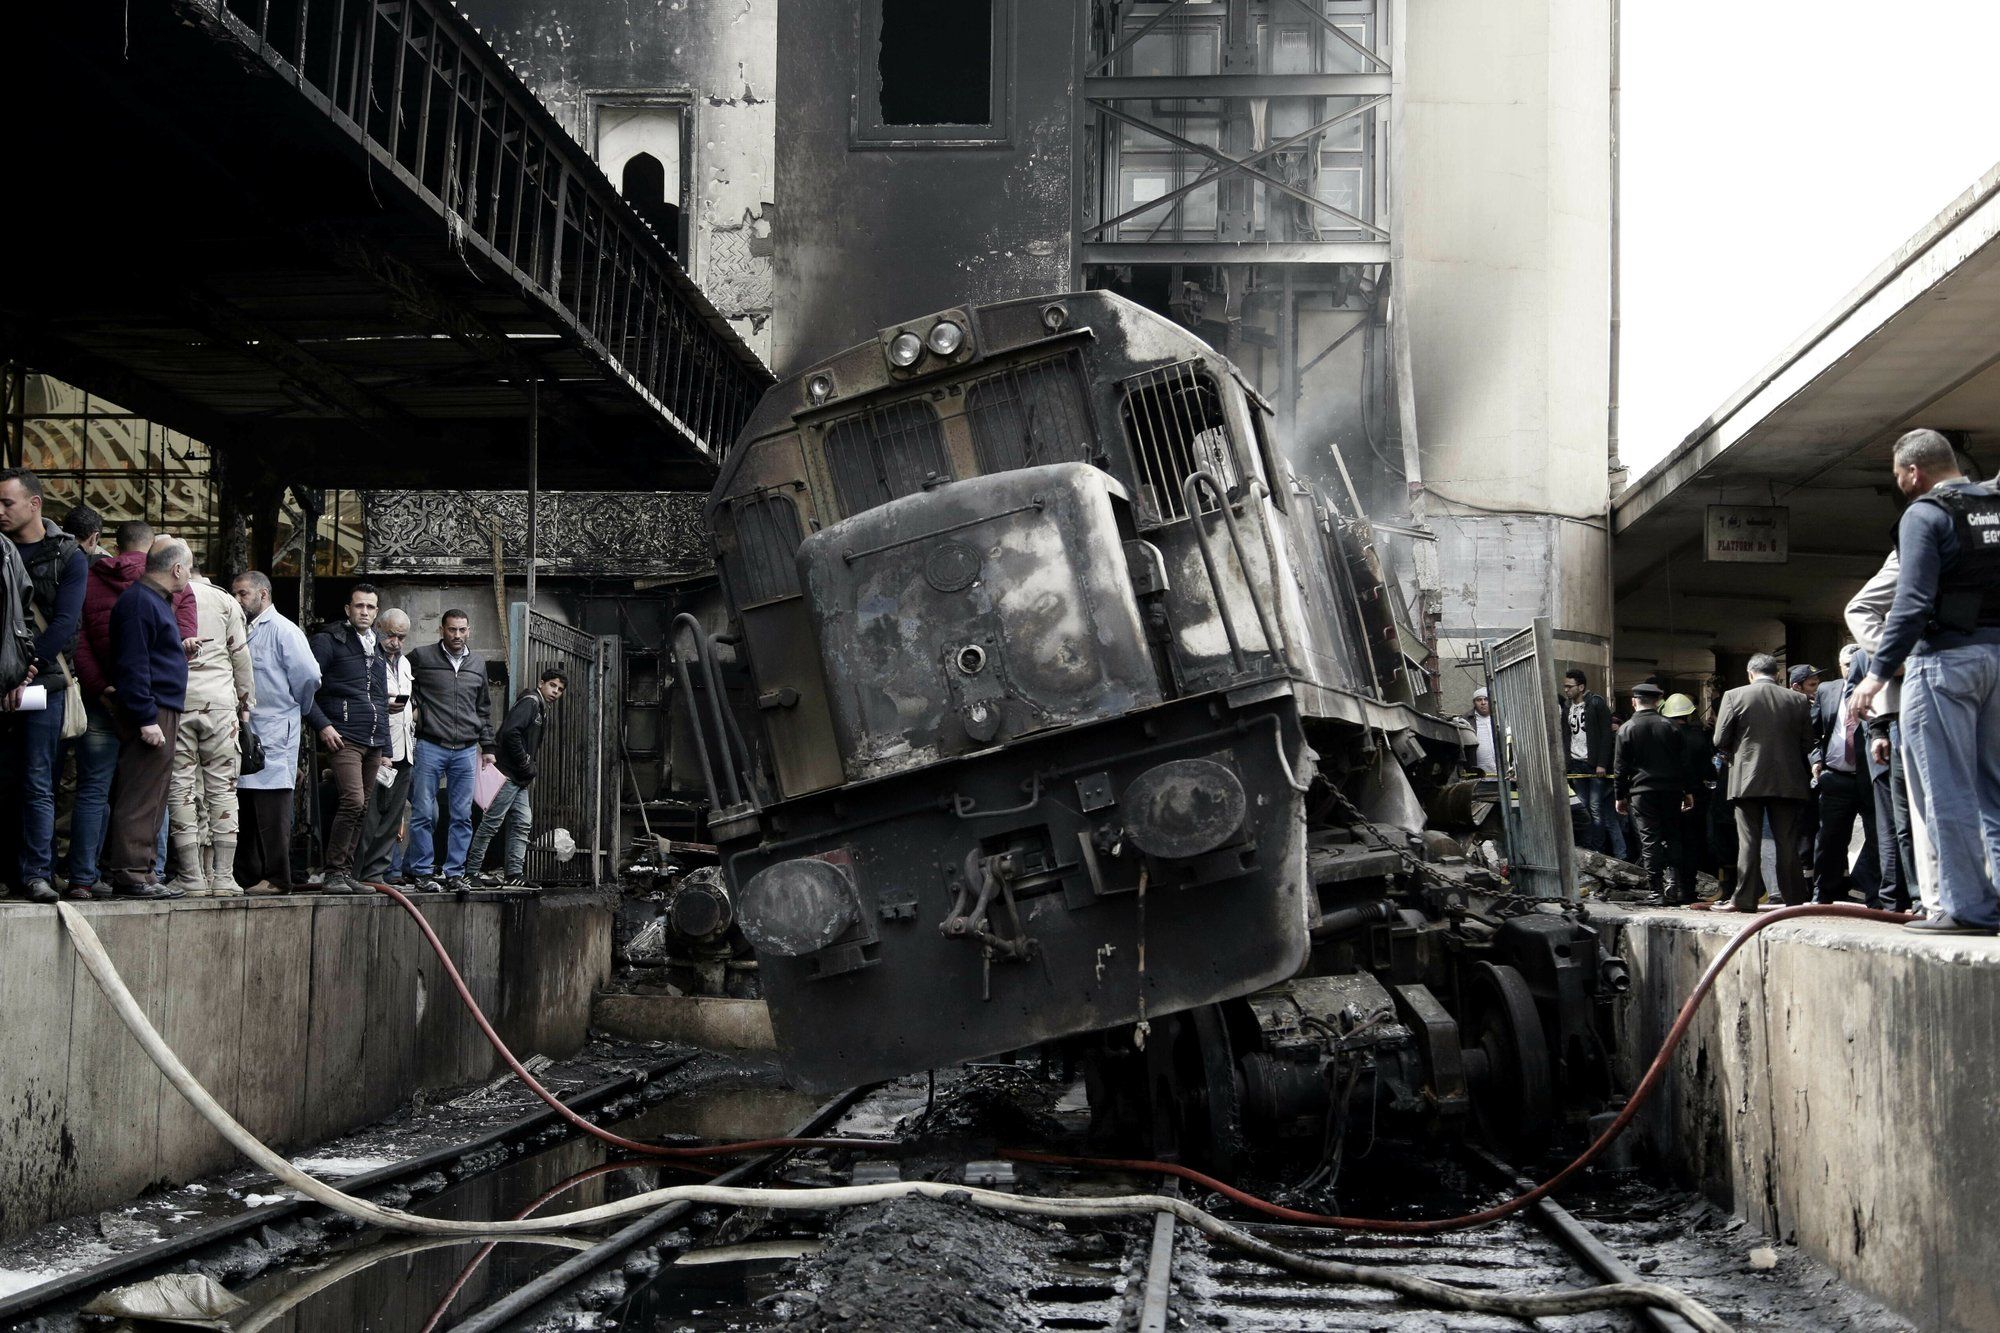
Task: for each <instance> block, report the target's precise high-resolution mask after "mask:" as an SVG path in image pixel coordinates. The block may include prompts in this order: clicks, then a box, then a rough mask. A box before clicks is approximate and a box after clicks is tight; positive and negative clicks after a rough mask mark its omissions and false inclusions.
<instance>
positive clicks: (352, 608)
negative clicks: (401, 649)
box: [295, 583, 389, 893]
mask: <svg viewBox="0 0 2000 1333" xmlns="http://www.w3.org/2000/svg"><path fill="white" fill-rule="evenodd" d="M377 606H378V600H377V594H376V591H375V585H374V584H372V583H357V584H355V585H354V588H353V590H352V591H351V592H349V593H348V594H347V618H346V619H345V620H344V621H341V622H340V623H338V624H334V625H329V626H327V627H326V628H325V629H323V630H321V631H320V632H319V633H317V634H315V635H313V637H312V654H313V660H314V661H316V662H318V663H319V670H320V680H319V690H318V692H317V693H315V694H314V695H313V701H312V707H311V708H310V709H309V710H307V712H306V721H307V722H309V723H311V724H312V727H313V730H315V731H317V732H318V733H319V740H320V744H321V745H324V746H325V747H326V750H327V755H328V764H329V766H330V767H331V768H332V769H333V787H334V790H335V791H336V792H337V793H339V797H340V806H339V808H338V809H337V810H336V811H335V812H334V816H333V827H332V828H331V829H329V830H328V831H327V835H326V874H325V875H324V876H323V877H322V879H321V882H320V883H319V884H318V885H317V886H314V885H310V884H302V885H300V886H299V887H298V888H297V889H296V890H295V892H299V893H312V892H315V891H317V892H320V893H366V892H368V890H366V889H364V888H363V887H362V886H361V885H360V884H359V883H357V882H356V881H355V879H354V848H355V844H356V843H358V842H359V841H360V840H361V825H362V822H363V821H364V820H365V819H366V818H367V816H368V793H369V792H371V791H373V790H374V789H375V769H376V767H377V766H378V765H379V764H380V763H381V760H382V751H383V749H384V748H386V747H387V746H388V744H389V678H388V672H387V658H385V657H384V656H383V653H382V651H381V649H380V647H379V646H378V645H377V643H376V639H375V612H376V609H377Z"/></svg>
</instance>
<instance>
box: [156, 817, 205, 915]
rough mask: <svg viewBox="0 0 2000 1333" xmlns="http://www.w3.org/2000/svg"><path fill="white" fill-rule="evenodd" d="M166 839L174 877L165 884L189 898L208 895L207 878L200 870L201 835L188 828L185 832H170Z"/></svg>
mask: <svg viewBox="0 0 2000 1333" xmlns="http://www.w3.org/2000/svg"><path fill="white" fill-rule="evenodd" d="M168 839H169V845H170V847H171V849H172V856H171V858H170V859H171V860H172V861H173V865H174V877H173V878H172V879H170V880H168V881H167V886H168V887H169V888H175V889H179V890H180V891H181V892H182V893H184V894H186V895H187V896H188V897H190V898H206V897H208V896H209V893H210V890H209V887H208V878H207V876H206V875H205V874H203V872H202V859H201V855H202V853H201V835H200V834H198V833H196V832H195V831H194V830H193V829H189V830H188V831H186V832H185V833H183V832H179V831H176V832H173V833H170V834H169V835H168Z"/></svg>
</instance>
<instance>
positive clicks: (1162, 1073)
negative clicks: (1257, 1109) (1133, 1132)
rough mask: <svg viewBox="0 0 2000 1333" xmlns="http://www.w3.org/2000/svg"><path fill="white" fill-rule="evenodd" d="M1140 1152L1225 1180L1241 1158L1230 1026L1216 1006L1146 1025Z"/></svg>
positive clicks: (1239, 1097) (1240, 1113)
mask: <svg viewBox="0 0 2000 1333" xmlns="http://www.w3.org/2000/svg"><path fill="white" fill-rule="evenodd" d="M1146 1089H1147V1097H1146V1102H1147V1106H1148V1119H1149V1125H1148V1129H1147V1131H1146V1135H1145V1137H1146V1141H1147V1146H1148V1148H1149V1150H1150V1151H1151V1153H1152V1154H1153V1155H1154V1156H1156V1157H1159V1158H1162V1159H1164V1160H1167V1161H1178V1162H1186V1163H1188V1164H1190V1165H1198V1166H1201V1167H1203V1168H1205V1169H1207V1170H1212V1171H1216V1172H1219V1173H1222V1174H1224V1175H1227V1174H1229V1173H1230V1172H1232V1171H1234V1170H1235V1168H1236V1165H1237V1162H1238V1160H1239V1159H1240V1158H1241V1156H1242V1154H1243V1147H1244V1144H1243V1095H1242V1085H1241V1084H1240V1082H1239V1081H1238V1079H1237V1077H1236V1055H1235V1051H1234V1049H1233V1048H1232V1045H1231V1043H1230V1040H1229V1027H1228V1024H1227V1023H1225V1022H1224V1021H1223V1017H1222V1011H1221V1010H1220V1009H1219V1008H1218V1007H1216V1006H1215V1005H1207V1006H1205V1007H1203V1008H1200V1009H1191V1010H1188V1011H1187V1012H1185V1013H1180V1014H1175V1015H1173V1016H1171V1017H1168V1018H1164V1019H1160V1020H1158V1021H1156V1022H1155V1023H1154V1024H1153V1041H1152V1042H1151V1043H1149V1044H1148V1045H1147V1048H1146Z"/></svg>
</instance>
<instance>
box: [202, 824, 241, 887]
mask: <svg viewBox="0 0 2000 1333" xmlns="http://www.w3.org/2000/svg"><path fill="white" fill-rule="evenodd" d="M208 856H209V861H208V888H209V892H210V893H211V894H213V895H214V896H215V897H217V898H240V897H242V896H243V890H242V889H241V888H239V887H238V886H237V883H236V839H234V838H226V837H222V836H220V835H218V836H217V837H216V839H215V845H214V846H212V847H210V848H209V849H208Z"/></svg>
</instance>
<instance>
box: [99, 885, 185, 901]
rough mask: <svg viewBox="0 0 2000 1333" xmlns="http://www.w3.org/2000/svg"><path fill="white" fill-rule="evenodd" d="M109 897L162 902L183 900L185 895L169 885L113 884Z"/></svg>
mask: <svg viewBox="0 0 2000 1333" xmlns="http://www.w3.org/2000/svg"><path fill="white" fill-rule="evenodd" d="M111 896H112V897H114V898H144V899H151V900H164V899H167V898H185V897H187V895H186V894H185V893H182V892H181V891H180V890H179V889H177V888H175V887H173V886H172V885H171V884H113V885H112V886H111Z"/></svg>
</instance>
